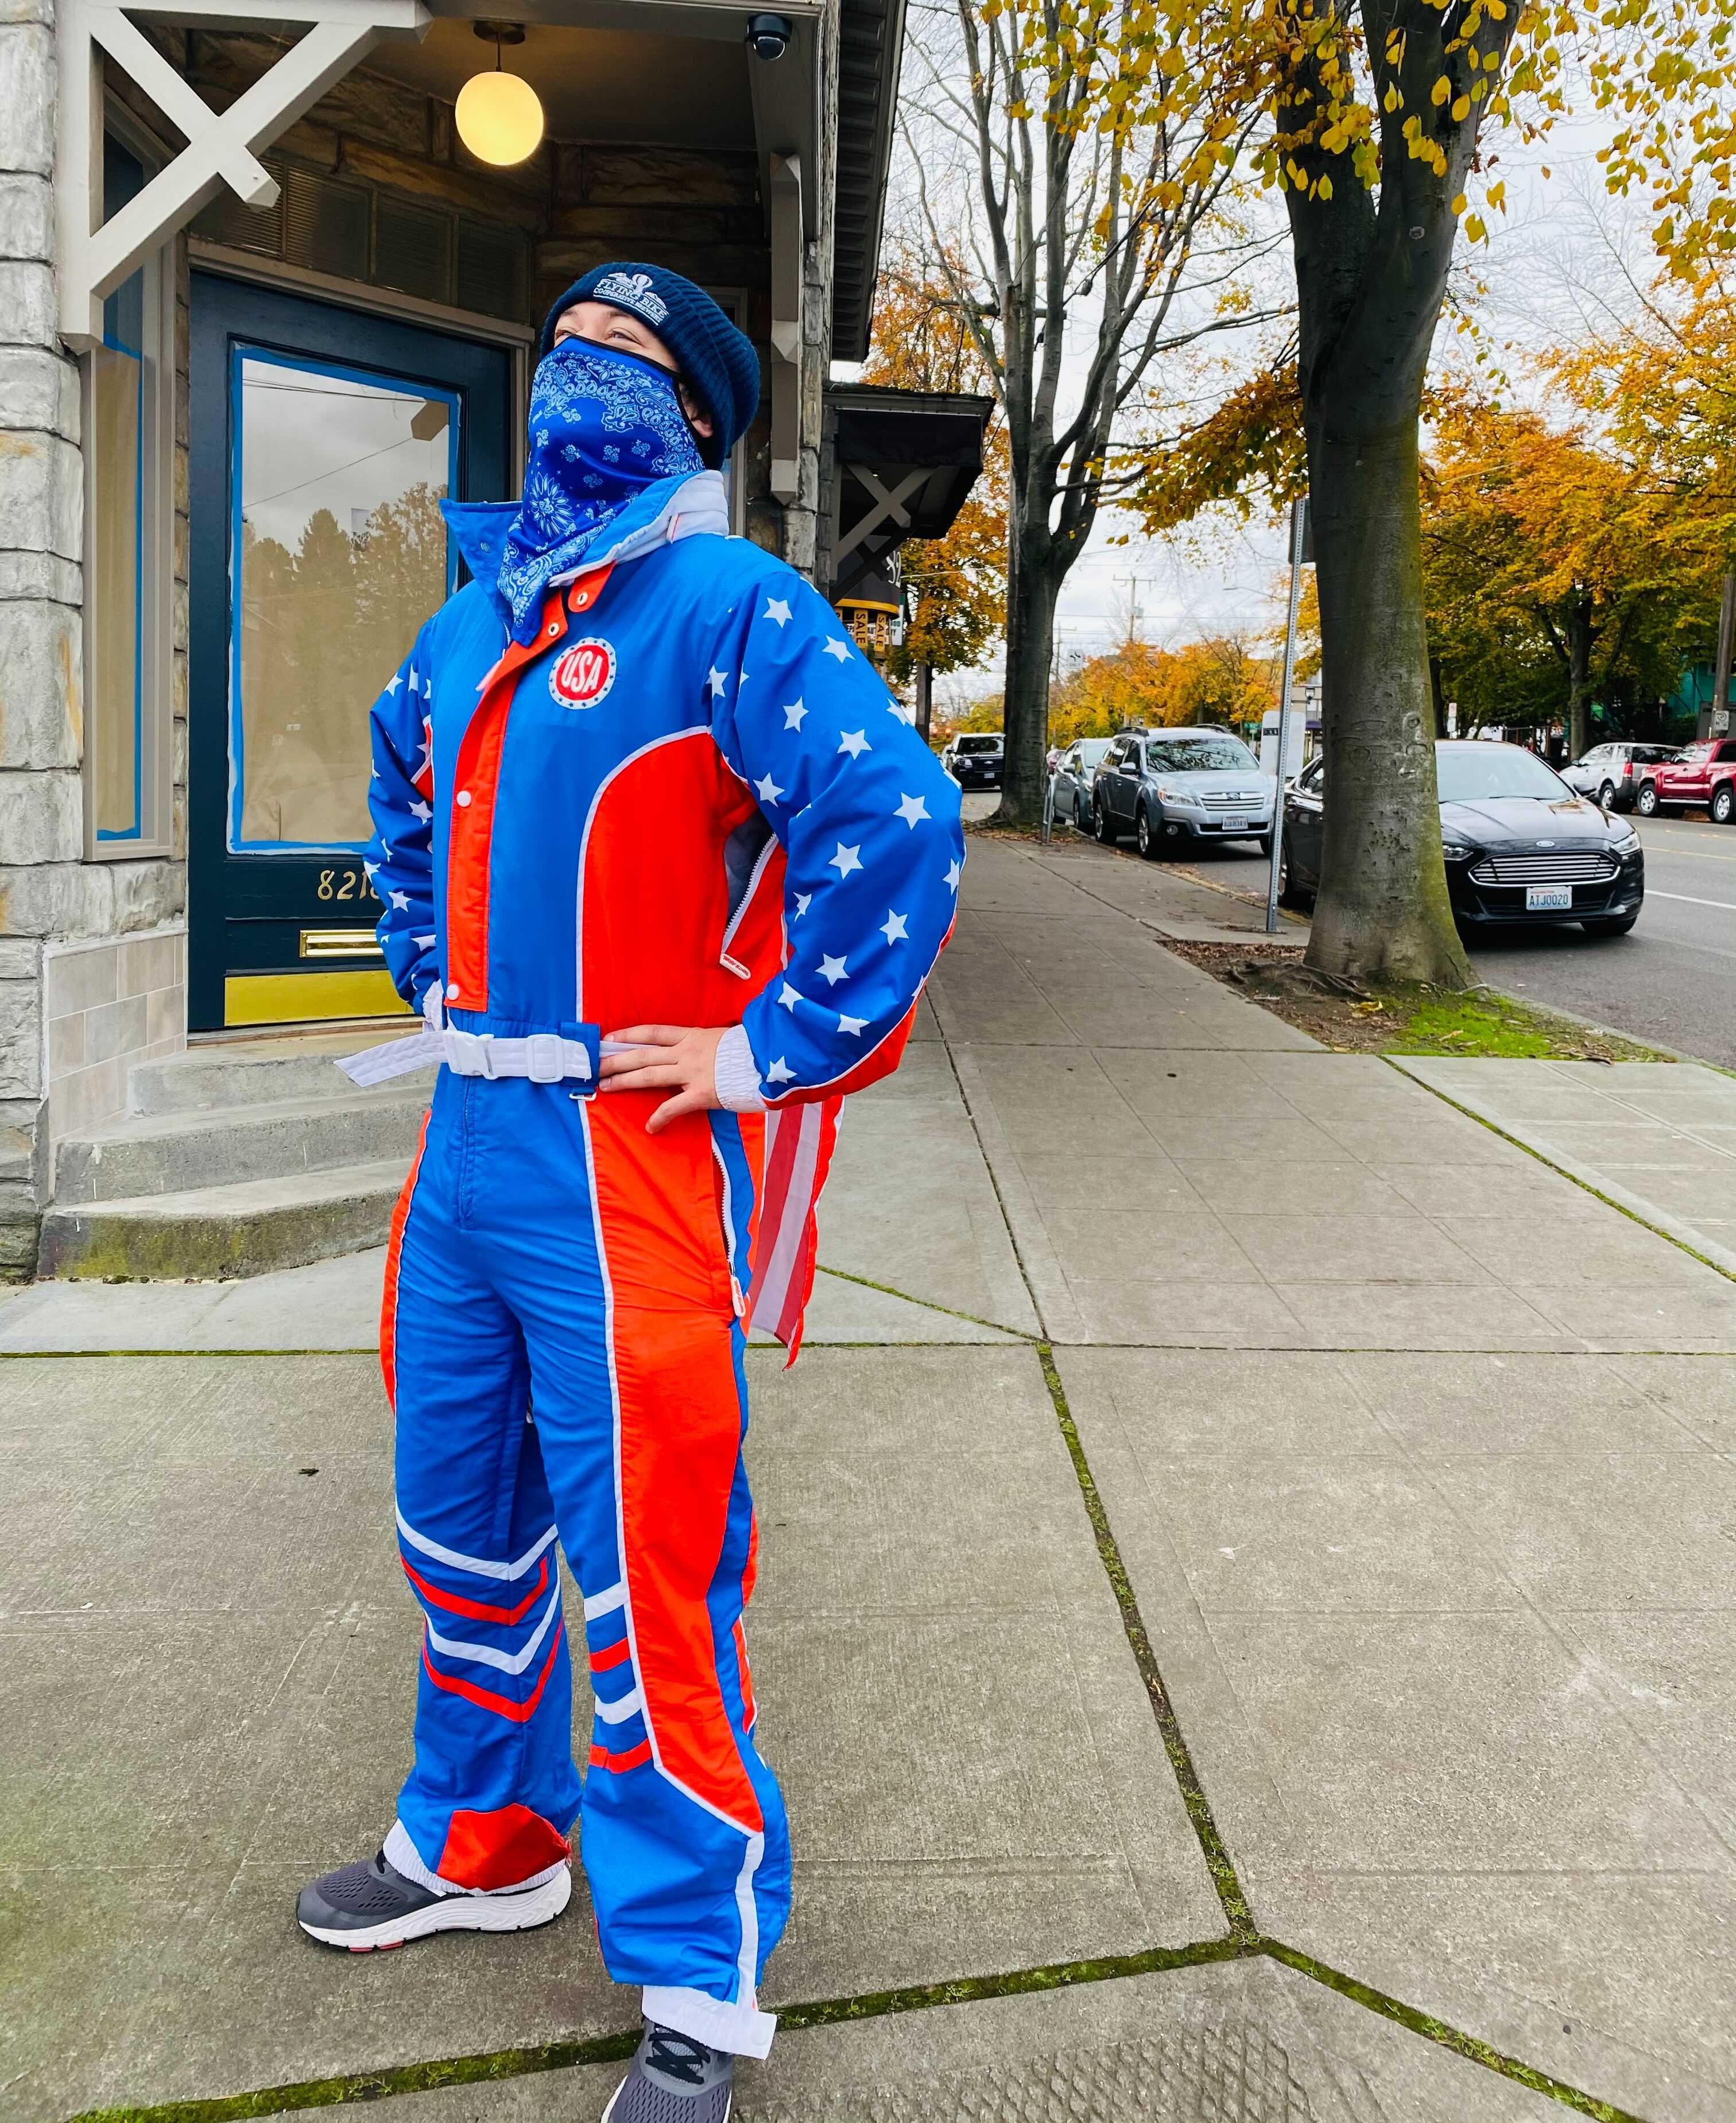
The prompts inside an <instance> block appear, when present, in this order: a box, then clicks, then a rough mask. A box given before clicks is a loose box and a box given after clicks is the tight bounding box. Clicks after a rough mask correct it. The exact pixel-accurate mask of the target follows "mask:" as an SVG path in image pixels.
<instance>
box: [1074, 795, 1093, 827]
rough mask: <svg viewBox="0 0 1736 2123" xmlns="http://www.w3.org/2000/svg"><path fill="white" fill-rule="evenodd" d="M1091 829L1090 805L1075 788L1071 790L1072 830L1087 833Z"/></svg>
mask: <svg viewBox="0 0 1736 2123" xmlns="http://www.w3.org/2000/svg"><path fill="white" fill-rule="evenodd" d="M1073 831H1074V832H1076V833H1088V832H1090V831H1091V806H1090V804H1087V803H1086V800H1085V799H1084V798H1083V797H1082V796H1081V794H1079V792H1078V790H1077V789H1076V790H1074V791H1073Z"/></svg>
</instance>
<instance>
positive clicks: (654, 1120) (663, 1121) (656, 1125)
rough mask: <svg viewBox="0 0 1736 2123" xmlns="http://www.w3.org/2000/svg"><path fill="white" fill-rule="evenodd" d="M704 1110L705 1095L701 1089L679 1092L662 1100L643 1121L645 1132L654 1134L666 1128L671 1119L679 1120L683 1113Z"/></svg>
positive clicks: (701, 1111)
mask: <svg viewBox="0 0 1736 2123" xmlns="http://www.w3.org/2000/svg"><path fill="white" fill-rule="evenodd" d="M705 1110H706V1096H705V1094H704V1092H703V1091H695V1090H685V1091H682V1092H679V1093H678V1094H677V1095H676V1096H675V1097H674V1098H673V1099H664V1102H663V1104H661V1105H660V1106H659V1108H657V1110H656V1112H655V1113H653V1114H652V1116H651V1118H650V1119H649V1120H648V1121H647V1122H645V1133H646V1134H647V1135H656V1134H658V1133H659V1132H660V1131H661V1130H663V1129H664V1128H666V1127H668V1126H669V1122H671V1121H678V1120H679V1119H680V1118H681V1117H682V1115H683V1113H703V1112H704V1111H705Z"/></svg>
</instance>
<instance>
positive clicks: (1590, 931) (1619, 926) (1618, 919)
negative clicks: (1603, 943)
mask: <svg viewBox="0 0 1736 2123" xmlns="http://www.w3.org/2000/svg"><path fill="white" fill-rule="evenodd" d="M1639 919H1640V910H1639V909H1638V907H1635V910H1634V912H1632V913H1631V914H1616V915H1612V916H1606V917H1604V918H1602V919H1601V920H1598V921H1582V922H1581V923H1580V924H1579V926H1580V927H1581V928H1582V929H1583V930H1584V931H1585V933H1586V935H1588V936H1625V935H1626V934H1627V932H1628V930H1630V929H1631V928H1632V927H1633V926H1634V924H1635V922H1636V921H1638V920H1639Z"/></svg>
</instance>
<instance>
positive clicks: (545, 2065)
mask: <svg viewBox="0 0 1736 2123" xmlns="http://www.w3.org/2000/svg"><path fill="white" fill-rule="evenodd" d="M1246 1952H1247V1948H1246V1947H1244V1946H1242V1945H1241V1943H1238V1942H1237V1941H1236V1940H1234V1939H1229V1938H1212V1939H1202V1940H1199V1941H1197V1942H1196V1943H1194V1944H1192V1945H1189V1946H1159V1947H1150V1948H1148V1949H1147V1951H1146V1952H1143V1953H1124V1954H1117V1955H1114V1956H1110V1957H1106V1958H1105V1959H1102V1960H1097V1961H1056V1962H1053V1963H1051V1964H1050V1965H1049V1966H1045V1967H1040V1968H1016V1969H1013V1970H1012V1971H1010V1972H1009V1973H1007V1974H1005V1975H967V1976H959V1977H957V1978H955V1979H954V1980H951V1981H949V1982H945V1983H914V1984H909V1985H905V1986H904V1987H903V1988H902V1989H895V1990H873V1991H868V1992H865V1993H863V1994H861V1996H858V1997H854V1998H824V1999H816V2000H814V2001H813V2002H812V2003H809V2004H805V2005H786V2006H781V2007H779V2008H778V2014H777V2018H778V2025H779V2027H781V2029H783V2030H784V2031H785V2032H800V2031H801V2030H802V2029H804V2028H810V2027H845V2026H848V2025H850V2024H851V2023H852V2022H856V2021H861V2020H878V2019H884V2018H886V2017H887V2016H888V2015H889V2014H890V2013H921V2012H927V2011H928V2010H929V2009H930V2008H932V2007H934V2006H936V2005H970V2004H975V2003H978V2002H979V2001H980V2000H982V1999H987V1998H1025V1997H1032V1996H1035V1995H1036V1994H1039V1993H1040V1992H1042V1991H1045V1990H1065V1989H1072V1987H1073V1986H1074V1985H1077V1984H1081V1983H1108V1982H1113V1981H1115V1980H1118V1979H1119V1978H1121V1977H1124V1976H1129V1975H1161V1974H1162V1973H1164V1972H1165V1971H1167V1970H1169V1969H1172V1968H1199V1967H1203V1966H1208V1965H1209V1964H1210V1963H1212V1962H1213V1961H1236V1960H1240V1959H1242V1958H1244V1957H1246ZM638 2046H639V2031H638V2030H637V2029H635V2030H634V2031H633V2032H631V2034H618V2035H599V2036H595V2037H594V2039H592V2040H591V2041H582V2042H581V2041H570V2042H537V2043H535V2044H533V2045H531V2046H528V2047H527V2048H523V2049H511V2050H489V2051H486V2052H485V2053H483V2054H481V2055H475V2056H462V2057H444V2058H442V2059H440V2060H438V2061H436V2062H434V2063H431V2064H397V2065H394V2066H392V2068H391V2069H387V2070H384V2071H368V2072H351V2073H348V2074H344V2075H342V2076H340V2077H336V2078H307V2079H302V2080H299V2081H298V2082H297V2083H294V2084H293V2085H290V2086H268V2087H260V2088H256V2089H255V2090H254V2091H253V2092H252V2093H231V2094H221V2095H218V2096H217V2097H214V2098H212V2099H209V2100H199V2101H166V2102H159V2103H157V2105H155V2106H154V2107H121V2108H91V2109H87V2110H85V2111H83V2112H82V2114H80V2115H78V2116H73V2118H72V2119H71V2123H246V2119H248V2118H250V2117H253V2116H287V2115H293V2114H296V2113H298V2112H299V2111H304V2110H307V2109H310V2108H338V2107H344V2106H345V2105H346V2104H348V2103H350V2102H358V2101H381V2100H384V2099H386V2098H387V2097H388V2096H390V2095H392V2094H396V2093H432V2092H434V2091H436V2090H438V2089H439V2088H442V2087H448V2086H479V2085H484V2084H487V2083H490V2082H492V2081H496V2080H500V2079H509V2078H523V2077H525V2076H526V2075H528V2074H531V2073H533V2072H542V2071H568V2070H571V2069H574V2068H575V2066H577V2065H579V2064H616V2063H620V2062H622V2060H625V2059H626V2058H627V2057H630V2056H631V2055H632V2054H633V2052H634V2050H636V2048H637V2047H638Z"/></svg>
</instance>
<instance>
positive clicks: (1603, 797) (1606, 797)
mask: <svg viewBox="0 0 1736 2123" xmlns="http://www.w3.org/2000/svg"><path fill="white" fill-rule="evenodd" d="M1615 804H1616V785H1615V783H1614V782H1613V781H1606V782H1605V783H1604V785H1603V786H1602V788H1601V789H1600V790H1598V809H1599V810H1600V811H1612V810H1613V809H1614V808H1615Z"/></svg>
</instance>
